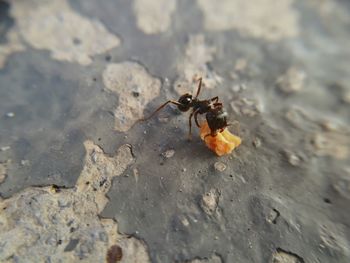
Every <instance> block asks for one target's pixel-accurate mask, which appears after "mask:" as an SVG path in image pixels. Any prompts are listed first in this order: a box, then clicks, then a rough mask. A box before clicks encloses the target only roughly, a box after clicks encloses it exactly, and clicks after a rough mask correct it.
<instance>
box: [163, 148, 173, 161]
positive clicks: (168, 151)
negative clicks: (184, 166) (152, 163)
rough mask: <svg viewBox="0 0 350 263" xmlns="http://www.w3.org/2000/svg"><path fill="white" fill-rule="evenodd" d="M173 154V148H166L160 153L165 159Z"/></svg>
mask: <svg viewBox="0 0 350 263" xmlns="http://www.w3.org/2000/svg"><path fill="white" fill-rule="evenodd" d="M174 154H175V151H174V150H173V149H170V150H167V151H165V152H164V153H162V155H163V156H164V157H165V158H167V159H168V158H171V157H173V156H174Z"/></svg>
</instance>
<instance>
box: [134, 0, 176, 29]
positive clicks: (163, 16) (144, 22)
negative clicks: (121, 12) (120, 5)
mask: <svg viewBox="0 0 350 263" xmlns="http://www.w3.org/2000/svg"><path fill="white" fill-rule="evenodd" d="M175 9H176V0H134V12H135V15H136V19H137V26H138V28H139V29H140V30H142V31H143V32H144V33H145V34H158V33H163V32H165V31H167V30H168V28H169V27H170V25H171V15H172V14H173V13H174V11H175Z"/></svg>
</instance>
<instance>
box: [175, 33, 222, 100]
mask: <svg viewBox="0 0 350 263" xmlns="http://www.w3.org/2000/svg"><path fill="white" fill-rule="evenodd" d="M215 52H216V48H215V47H213V46H208V45H207V44H206V43H205V38H204V35H192V36H190V38H189V41H188V43H187V47H186V53H185V56H184V58H183V59H182V60H181V61H180V62H179V63H178V66H177V70H178V72H179V78H178V79H177V80H176V82H175V84H174V89H175V91H176V92H177V93H178V94H179V95H182V94H184V93H186V92H189V91H190V89H191V87H192V86H193V84H195V87H194V88H193V92H192V91H190V92H192V93H194V92H195V91H196V90H197V83H198V78H200V77H202V79H203V85H202V86H203V87H206V88H215V87H216V86H217V85H218V84H220V83H221V82H222V78H221V77H220V76H219V75H218V74H216V73H215V72H213V71H211V70H210V69H209V68H208V65H207V64H208V63H209V62H211V61H212V60H213V56H214V54H215Z"/></svg>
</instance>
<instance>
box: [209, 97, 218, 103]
mask: <svg viewBox="0 0 350 263" xmlns="http://www.w3.org/2000/svg"><path fill="white" fill-rule="evenodd" d="M210 101H215V103H218V101H219V97H218V96H216V97H214V98H211V99H210Z"/></svg>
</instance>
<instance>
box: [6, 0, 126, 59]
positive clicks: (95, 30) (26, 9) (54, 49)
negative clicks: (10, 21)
mask: <svg viewBox="0 0 350 263" xmlns="http://www.w3.org/2000/svg"><path fill="white" fill-rule="evenodd" d="M11 15H12V16H13V18H15V22H16V24H17V28H18V33H19V34H20V35H21V37H22V38H23V40H24V41H25V42H27V43H28V44H29V45H31V46H32V47H33V48H36V49H44V50H49V51H50V52H51V56H52V58H53V59H56V60H60V61H69V62H77V63H79V64H81V65H84V66H86V65H89V64H90V63H91V62H92V56H93V55H97V54H102V53H104V52H106V51H108V50H110V49H112V48H114V47H117V46H118V45H119V44H120V40H119V38H118V37H117V36H115V35H113V34H111V33H110V32H108V30H107V29H106V28H105V26H104V25H103V24H102V23H101V22H99V21H97V20H89V19H87V18H85V17H83V16H81V15H80V14H78V13H76V12H75V11H73V10H72V9H71V7H70V6H69V4H68V2H67V0H52V1H38V0H26V1H23V0H22V1H13V2H11Z"/></svg>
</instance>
